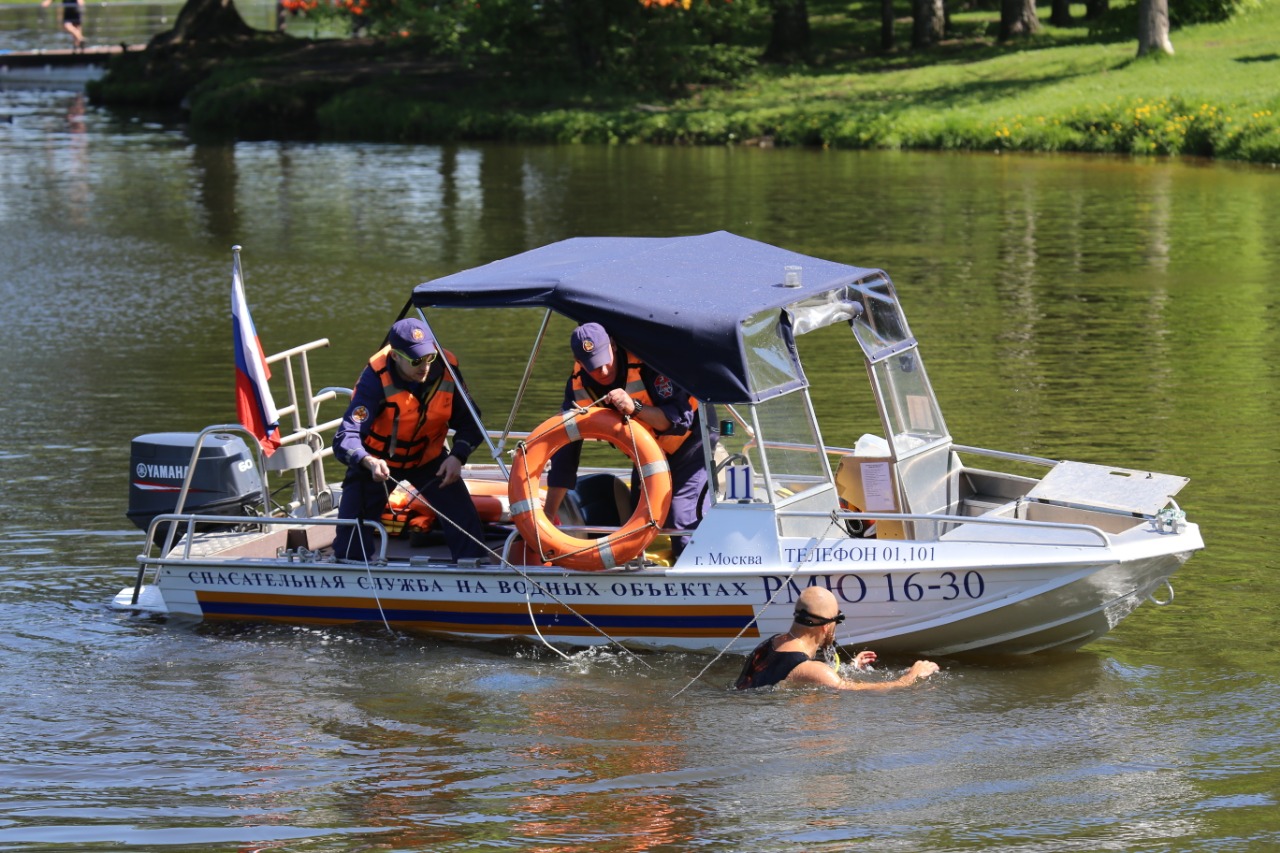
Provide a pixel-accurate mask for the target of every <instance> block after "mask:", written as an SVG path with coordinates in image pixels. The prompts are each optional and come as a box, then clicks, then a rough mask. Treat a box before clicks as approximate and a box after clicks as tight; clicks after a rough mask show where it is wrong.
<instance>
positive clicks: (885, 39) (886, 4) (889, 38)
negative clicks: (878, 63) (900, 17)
mask: <svg viewBox="0 0 1280 853" xmlns="http://www.w3.org/2000/svg"><path fill="white" fill-rule="evenodd" d="M880 49H881V50H884V51H889V50H893V0H880Z"/></svg>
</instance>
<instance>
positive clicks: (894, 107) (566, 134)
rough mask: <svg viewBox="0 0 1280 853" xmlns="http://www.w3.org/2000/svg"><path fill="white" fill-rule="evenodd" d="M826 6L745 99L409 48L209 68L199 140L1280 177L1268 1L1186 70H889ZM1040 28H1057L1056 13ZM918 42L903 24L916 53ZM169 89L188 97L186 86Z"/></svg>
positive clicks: (1073, 62)
mask: <svg viewBox="0 0 1280 853" xmlns="http://www.w3.org/2000/svg"><path fill="white" fill-rule="evenodd" d="M811 8H813V9H814V10H815V15H814V19H813V25H814V33H815V48H816V49H815V55H814V57H813V58H812V62H811V63H809V64H806V65H804V66H792V67H779V66H765V67H762V68H761V69H760V70H759V71H757V72H756V73H755V74H753V75H752V76H751V77H750V78H749V79H747V80H744V81H742V82H740V83H739V84H737V85H735V86H732V87H718V88H711V87H709V88H705V89H703V90H701V91H698V92H695V93H692V94H689V95H687V96H685V97H682V98H679V99H675V100H667V101H653V100H649V101H647V102H643V103H641V102H637V101H636V100H635V99H634V98H629V97H625V96H620V95H617V94H609V93H600V92H582V91H571V90H565V89H563V88H554V89H550V88H549V89H544V88H542V87H541V86H540V85H539V83H538V82H537V81H536V80H533V81H531V80H527V79H520V78H519V75H505V76H483V75H480V76H475V75H468V76H467V77H461V76H459V75H457V74H456V73H453V72H449V71H445V70H442V69H440V68H426V67H422V66H420V65H419V64H418V63H415V62H414V61H413V58H412V51H411V50H409V49H401V50H400V51H399V52H398V53H397V52H394V51H391V52H388V51H387V50H385V48H384V49H381V50H380V49H379V48H376V47H370V46H367V45H366V46H365V47H364V48H363V52H361V53H358V54H357V53H355V52H352V53H351V56H352V57H353V58H352V60H351V61H349V62H344V61H342V60H341V58H340V54H338V53H335V51H337V50H339V46H338V45H335V44H329V45H311V46H309V47H308V48H307V50H309V51H311V53H310V58H309V59H306V60H303V59H302V58H301V56H302V54H303V53H305V51H297V52H295V53H293V54H287V55H277V54H273V55H272V56H270V57H266V58H263V57H258V58H252V59H251V58H246V59H244V60H240V61H236V62H230V63H228V62H217V63H207V64H206V66H205V67H203V68H201V69H196V70H195V72H194V73H193V74H192V81H193V82H192V87H191V89H190V91H189V92H188V93H187V101H188V103H189V105H190V110H191V120H192V124H193V126H194V127H195V128H196V129H197V130H202V131H207V132H223V133H232V134H235V135H239V136H257V137H263V136H287V135H303V136H315V137H320V138H329V139H363V140H387V141H422V142H439V141H449V140H462V139H473V140H479V139H499V140H514V141H527V142H561V143H607V144H625V143H635V142H656V143H683V144H712V145H721V144H772V145H808V146H826V147H832V148H918V149H954V150H987V151H989V150H1013V151H1087V152H1113V153H1125V154H1138V155H1163V154H1173V155H1198V156H1209V157H1217V158H1221V159H1230V160H1240V161H1247V162H1254V163H1272V164H1276V163H1280V86H1277V85H1276V83H1277V81H1278V80H1280V0H1262V3H1261V4H1260V5H1259V6H1257V7H1255V8H1253V9H1252V10H1250V11H1249V12H1247V13H1245V14H1242V15H1240V16H1238V17H1237V18H1235V19H1234V20H1232V21H1230V22H1227V23H1222V24H1212V25H1198V26H1193V27H1188V28H1185V29H1181V30H1177V31H1175V32H1174V33H1173V43H1174V46H1175V49H1176V51H1177V53H1176V55H1174V56H1172V57H1148V58H1144V59H1141V60H1138V59H1135V57H1134V53H1135V47H1136V45H1135V42H1134V41H1132V40H1131V39H1127V38H1126V39H1125V40H1122V41H1121V40H1117V41H1107V40H1102V39H1098V38H1093V37H1090V35H1089V33H1088V32H1087V30H1086V29H1085V28H1084V26H1083V25H1081V26H1080V27H1078V28H1076V27H1072V28H1061V29H1057V28H1046V30H1045V32H1044V33H1043V34H1042V35H1041V36H1039V37H1037V38H1036V39H1033V40H1031V41H1029V42H1027V43H1025V44H1019V45H1012V46H1001V45H998V44H996V43H995V41H994V36H993V34H994V31H995V17H994V15H993V14H992V13H966V14H957V15H956V16H955V17H954V18H953V26H954V29H955V31H956V33H957V35H958V38H956V39H955V40H954V41H953V42H949V43H947V44H944V45H941V46H939V47H938V48H936V49H934V50H931V51H927V52H912V51H909V50H899V51H897V52H894V53H891V54H879V53H877V52H875V51H873V50H871V49H869V47H868V46H869V45H872V44H874V38H875V35H874V33H873V32H872V31H871V29H872V28H873V27H875V26H876V25H877V18H876V16H875V12H874V10H873V9H872V8H870V7H869V8H867V9H866V10H861V11H860V10H859V9H858V7H856V6H855V7H852V8H853V9H854V14H853V15H844V14H828V15H824V14H822V11H823V10H824V9H825V8H828V7H827V6H825V5H824V4H822V3H819V2H815V3H813V4H812V7H811ZM833 8H838V9H849V8H851V7H849V6H847V5H844V4H842V5H840V6H839V7H833ZM875 8H876V9H878V3H877V4H876V6H875ZM1040 12H1041V16H1042V20H1047V18H1048V15H1049V9H1048V8H1042V9H1041V10H1040ZM1076 12H1077V14H1078V15H1079V14H1082V13H1083V7H1079V8H1077V10H1076ZM908 26H909V22H906V21H902V22H900V30H899V39H900V42H901V43H905V42H906V41H907V39H908V37H909V33H908V31H907V27H908ZM324 51H328V53H327V54H325V53H324ZM322 55H323V56H324V58H323V59H319V57H321V56H322ZM342 55H345V54H342ZM135 61H137V60H135ZM113 75H114V76H116V77H117V78H118V79H116V80H114V81H112V80H111V79H110V76H111V75H109V79H108V81H107V83H106V85H105V86H104V87H103V88H102V89H100V91H99V93H98V95H99V98H100V99H101V100H105V101H107V102H111V101H112V100H115V101H117V102H121V101H128V100H130V99H131V97H130V96H127V95H126V94H123V93H127V92H128V91H129V90H128V88H127V87H128V86H130V85H132V86H134V87H135V88H134V89H133V90H132V100H133V101H134V102H137V101H139V100H144V99H145V97H140V96H139V91H140V90H139V89H138V88H137V81H136V80H132V81H131V80H130V79H128V78H129V75H127V74H123V73H121V74H116V72H115V71H114V70H113ZM206 77H207V79H206ZM163 79H164V80H165V81H166V84H167V85H168V86H169V87H170V89H173V88H175V81H177V80H180V79H181V75H180V74H172V73H170V74H167V75H164V76H163ZM199 80H203V82H195V81H199ZM113 87H114V97H113ZM143 88H145V87H143ZM178 88H182V87H178Z"/></svg>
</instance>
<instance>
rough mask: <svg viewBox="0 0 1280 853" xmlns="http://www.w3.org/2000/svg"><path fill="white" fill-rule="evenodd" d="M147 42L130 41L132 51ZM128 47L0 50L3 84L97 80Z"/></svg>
mask: <svg viewBox="0 0 1280 853" xmlns="http://www.w3.org/2000/svg"><path fill="white" fill-rule="evenodd" d="M143 47H144V45H140V44H139V45H128V46H127V49H128V50H129V51H130V52H133V51H135V50H142V49H143ZM125 50H126V46H125V45H118V44H117V45H97V46H94V47H86V48H85V49H84V50H79V51H73V50H71V49H70V48H68V49H66V50H11V51H0V86H3V85H6V84H11V83H12V84H45V85H48V84H54V85H56V84H79V85H84V84H85V83H86V82H88V81H89V80H96V79H97V78H99V77H101V76H102V74H103V72H105V71H106V67H107V60H108V59H110V58H111V57H112V56H118V55H119V54H121V53H123V52H124V51H125Z"/></svg>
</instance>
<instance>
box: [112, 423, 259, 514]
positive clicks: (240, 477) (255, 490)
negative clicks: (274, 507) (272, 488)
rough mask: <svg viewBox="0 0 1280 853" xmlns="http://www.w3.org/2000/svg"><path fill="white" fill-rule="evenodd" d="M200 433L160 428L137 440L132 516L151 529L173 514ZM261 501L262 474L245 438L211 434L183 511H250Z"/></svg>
mask: <svg viewBox="0 0 1280 853" xmlns="http://www.w3.org/2000/svg"><path fill="white" fill-rule="evenodd" d="M197 438H199V433H194V432H157V433H151V434H149V435H140V436H138V437H137V438H135V439H134V440H133V444H132V447H131V450H130V453H129V471H130V475H129V512H128V516H129V520H130V521H132V522H133V523H134V524H135V525H137V526H138V527H139V528H140V529H142V530H146V529H147V526H148V525H150V524H151V520H152V519H153V518H155V517H156V516H157V515H160V514H161V513H166V512H173V510H174V508H175V507H176V506H177V504H178V494H179V493H180V492H181V491H182V481H183V480H184V479H186V476H187V467H188V466H189V465H190V464H191V451H192V450H194V449H195V446H196V439H197ZM261 503H262V478H261V477H260V476H259V475H258V467H257V465H256V464H255V462H254V457H253V454H252V453H251V452H250V450H249V448H248V447H247V446H246V445H245V443H244V440H243V439H241V438H240V437H238V436H235V435H229V434H227V433H213V434H210V435H206V436H205V438H204V444H203V445H202V446H201V447H200V461H199V462H198V463H197V464H196V471H195V474H194V476H192V478H191V488H190V489H188V491H187V500H186V503H185V505H184V506H183V508H182V510H183V512H189V513H196V514H200V515H246V514H248V510H249V508H251V507H255V506H257V505H259V504H261Z"/></svg>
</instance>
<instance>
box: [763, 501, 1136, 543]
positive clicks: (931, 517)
mask: <svg viewBox="0 0 1280 853" xmlns="http://www.w3.org/2000/svg"><path fill="white" fill-rule="evenodd" d="M778 515H779V517H783V516H785V517H789V518H828V519H830V518H837V519H849V520H857V521H916V522H929V523H932V524H940V525H947V524H953V525H955V526H956V527H959V526H960V525H963V524H978V525H992V526H997V527H1006V528H1010V529H1018V530H1027V529H1030V528H1042V529H1047V530H1063V531H1078V532H1083V533H1087V534H1089V535H1090V536H1091V537H1096V538H1097V539H1098V540H1099V541H1098V544H1097V545H1096V546H1095V545H1093V543H1086V542H1081V541H1079V540H1078V539H1075V538H1073V540H1072V541H1070V542H1063V543H1061V544H1064V545H1089V546H1090V547H1102V548H1108V547H1110V546H1111V538H1110V537H1109V536H1108V535H1107V534H1106V532H1104V531H1103V530H1102V529H1101V528H1098V527H1094V526H1093V525H1092V524H1075V523H1072V522H1067V521H1032V520H1030V519H1026V518H1011V517H1008V516H998V515H996V516H987V515H943V514H938V513H921V512H850V511H848V510H833V511H830V512H820V511H817V510H779V511H778ZM953 529H954V528H953ZM868 541H871V540H868ZM876 541H889V540H876ZM983 541H1000V540H983ZM1025 541H1026V540H1024V539H1018V538H1012V537H1011V538H1010V539H1009V540H1008V541H1007V542H1006V544H1014V545H1016V544H1025ZM1046 544H1052V543H1046Z"/></svg>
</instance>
